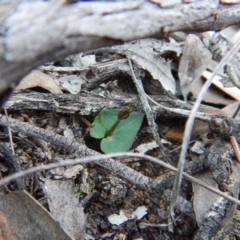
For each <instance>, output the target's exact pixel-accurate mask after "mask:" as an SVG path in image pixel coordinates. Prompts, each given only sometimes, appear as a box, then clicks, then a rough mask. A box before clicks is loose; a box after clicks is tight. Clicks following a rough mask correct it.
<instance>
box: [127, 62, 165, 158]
mask: <svg viewBox="0 0 240 240" xmlns="http://www.w3.org/2000/svg"><path fill="white" fill-rule="evenodd" d="M128 63H129V66H130V69H131V73H132V79H133V82H134V83H135V86H136V88H137V91H138V95H139V98H140V100H141V103H142V106H143V109H144V112H145V114H146V117H147V121H148V125H149V127H150V129H151V131H152V134H153V137H154V140H155V141H156V143H157V144H158V146H159V147H160V150H161V152H162V154H163V156H166V154H165V153H164V149H165V147H164V146H163V145H162V143H161V139H160V136H159V134H158V127H157V124H156V123H155V121H154V116H153V112H152V109H151V107H150V105H149V103H148V100H147V98H146V93H145V92H144V89H143V85H142V82H141V81H140V80H138V79H137V78H136V76H135V73H134V71H133V66H132V62H131V60H130V59H128Z"/></svg>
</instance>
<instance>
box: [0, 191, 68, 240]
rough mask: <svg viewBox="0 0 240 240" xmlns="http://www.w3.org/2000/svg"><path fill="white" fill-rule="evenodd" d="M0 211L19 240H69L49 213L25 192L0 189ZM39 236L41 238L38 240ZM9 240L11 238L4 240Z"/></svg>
mask: <svg viewBox="0 0 240 240" xmlns="http://www.w3.org/2000/svg"><path fill="white" fill-rule="evenodd" d="M0 211H1V213H2V214H4V216H5V217H6V219H7V221H8V222H9V225H10V227H11V230H12V233H14V234H15V235H16V237H17V239H19V240H21V239H22V240H26V239H56V240H57V239H69V240H70V237H69V236H68V235H67V234H66V233H65V232H64V231H63V230H62V229H61V228H60V227H59V225H58V224H57V223H56V222H55V220H54V219H53V218H52V217H51V216H50V214H49V212H48V211H47V210H46V209H45V208H43V207H42V206H41V205H40V204H39V203H38V202H37V201H36V200H35V199H34V198H32V197H31V196H30V195H29V194H28V193H27V192H25V191H22V192H10V193H6V192H5V191H4V188H1V189H0ZM40 236H41V238H39V237H40ZM7 239H11V238H6V240H7Z"/></svg>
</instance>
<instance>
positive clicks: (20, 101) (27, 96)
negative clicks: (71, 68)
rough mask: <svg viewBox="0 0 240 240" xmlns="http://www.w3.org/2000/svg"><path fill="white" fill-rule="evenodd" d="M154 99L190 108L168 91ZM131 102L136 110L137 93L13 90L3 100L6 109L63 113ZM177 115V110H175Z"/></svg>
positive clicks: (84, 112)
mask: <svg viewBox="0 0 240 240" xmlns="http://www.w3.org/2000/svg"><path fill="white" fill-rule="evenodd" d="M151 97H152V98H153V99H154V100H155V101H156V102H158V103H160V104H161V105H164V106H166V107H169V108H180V109H190V105H189V104H188V103H186V102H184V101H181V100H178V99H175V98H171V97H168V96H167V95H161V96H151ZM127 105H131V106H132V107H133V108H135V109H136V110H140V111H141V109H142V107H141V105H139V97H138V95H134V94H114V97H105V98H104V97H102V96H97V95H96V94H92V93H84V92H81V93H80V94H77V95H74V94H52V93H39V92H29V93H15V94H13V96H12V97H11V98H10V100H9V101H8V102H7V103H6V105H5V107H6V108H7V109H9V110H24V109H25V110H26V109H28V110H42V111H53V112H63V113H72V114H73V113H80V114H82V115H90V114H94V113H98V112H100V111H101V110H103V109H104V108H119V109H121V108H123V107H125V106H127ZM154 110H155V111H156V114H157V115H161V116H164V115H166V116H168V117H169V115H171V113H170V112H167V111H166V110H165V109H162V108H161V107H155V109H154ZM175 115H176V114H175Z"/></svg>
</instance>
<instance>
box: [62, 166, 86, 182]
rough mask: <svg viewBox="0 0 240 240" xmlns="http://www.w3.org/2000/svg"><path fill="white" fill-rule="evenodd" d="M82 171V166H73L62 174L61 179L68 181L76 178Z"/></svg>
mask: <svg viewBox="0 0 240 240" xmlns="http://www.w3.org/2000/svg"><path fill="white" fill-rule="evenodd" d="M82 170H83V166H82V165H80V164H78V165H75V166H73V167H71V168H69V169H67V170H66V171H65V173H64V174H63V177H65V178H67V179H69V178H76V176H77V175H78V174H79V173H80V172H81V171H82Z"/></svg>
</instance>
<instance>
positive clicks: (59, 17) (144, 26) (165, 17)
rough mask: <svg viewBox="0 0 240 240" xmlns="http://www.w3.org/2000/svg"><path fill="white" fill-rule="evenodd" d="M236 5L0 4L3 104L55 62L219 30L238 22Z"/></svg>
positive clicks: (7, 2)
mask: <svg viewBox="0 0 240 240" xmlns="http://www.w3.org/2000/svg"><path fill="white" fill-rule="evenodd" d="M239 11H240V4H237V5H222V4H220V3H219V1H217V0H214V1H196V2H194V3H190V4H179V5H176V6H174V7H172V8H160V7H159V6H158V5H156V4H153V3H150V2H144V1H136V2H127V3H126V2H122V3H121V2H118V3H111V4H110V3H88V4H81V3H76V4H67V3H64V1H62V3H61V4H58V5H57V7H56V6H55V5H53V3H51V2H28V3H26V2H21V1H10V0H9V1H8V0H5V1H2V2H1V3H0V26H1V27H0V69H1V70H0V97H1V102H0V104H2V103H3V102H4V101H5V99H6V98H7V97H8V96H9V94H10V93H11V91H12V89H13V88H14V87H15V86H16V84H17V83H19V81H20V80H21V79H22V77H24V76H25V75H26V74H27V73H28V72H29V71H30V70H32V69H33V68H35V67H37V66H39V65H41V64H43V63H45V62H47V61H52V60H54V59H59V58H63V57H66V56H67V55H70V54H73V53H76V52H80V51H87V50H90V49H94V48H99V47H102V46H107V45H113V44H116V43H119V40H120V41H128V40H133V39H138V38H145V37H163V36H166V35H167V34H168V33H170V32H174V31H179V30H182V31H194V32H195V31H206V30H220V29H223V28H225V27H227V26H229V25H233V24H236V23H238V22H239V20H240V19H239V17H238V16H239Z"/></svg>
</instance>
